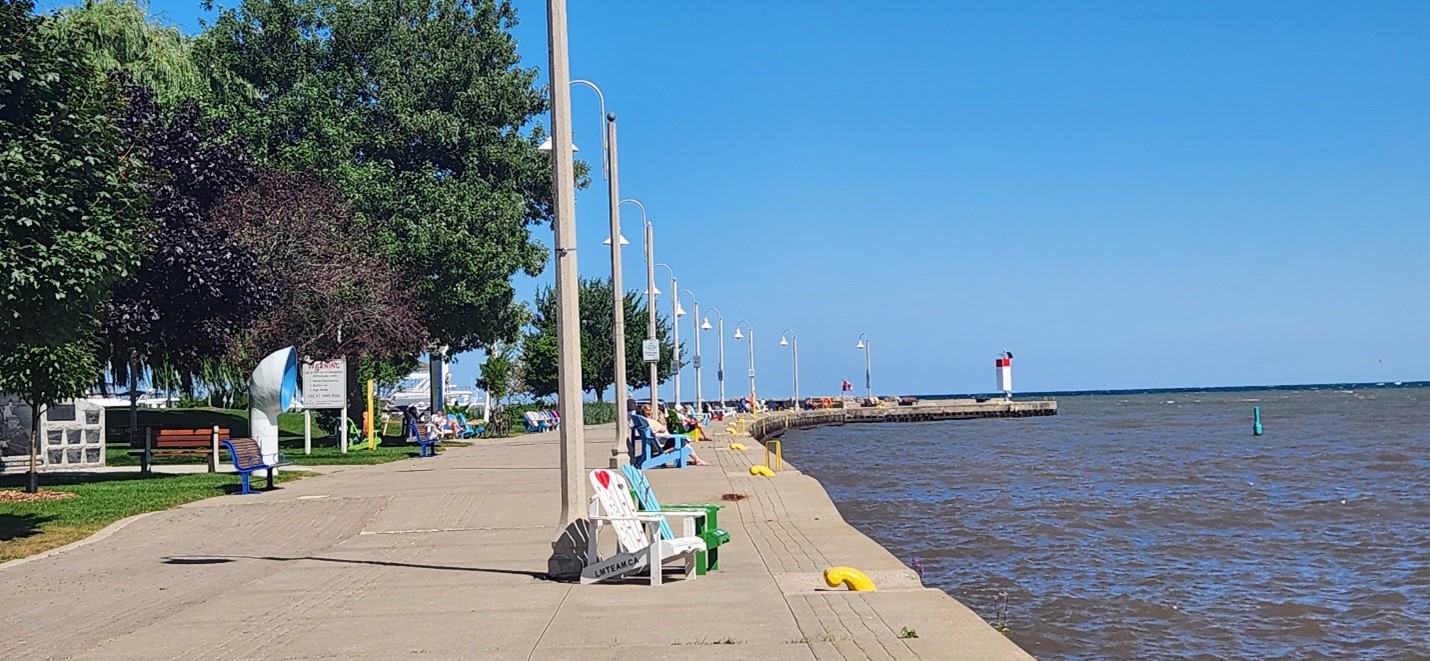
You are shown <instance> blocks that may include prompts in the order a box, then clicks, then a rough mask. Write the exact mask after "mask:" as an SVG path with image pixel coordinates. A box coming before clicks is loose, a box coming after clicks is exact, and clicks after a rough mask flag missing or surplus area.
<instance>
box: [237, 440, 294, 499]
mask: <svg viewBox="0 0 1430 661" xmlns="http://www.w3.org/2000/svg"><path fill="white" fill-rule="evenodd" d="M223 446H224V448H225V449H227V450H228V456H229V458H230V459H232V460H233V467H234V468H235V469H238V473H239V476H240V479H241V480H243V490H241V491H239V493H240V494H249V493H257V492H255V491H254V490H253V489H252V488H250V487H249V484H248V477H249V476H250V475H252V474H253V473H254V472H255V471H261V470H266V471H268V487H267V488H269V489H272V488H273V471H274V469H276V468H278V467H279V466H290V465H292V463H293V462H291V461H282V455H279V458H280V460H279V461H278V463H275V464H267V463H264V462H263V453H262V452H261V451H259V449H258V441H255V440H253V439H251V438H240V439H228V438H226V439H224V440H223Z"/></svg>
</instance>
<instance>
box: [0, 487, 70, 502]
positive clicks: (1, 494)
mask: <svg viewBox="0 0 1430 661" xmlns="http://www.w3.org/2000/svg"><path fill="white" fill-rule="evenodd" d="M78 495H79V494H77V493H73V492H70V491H49V490H46V489H40V491H39V493H25V492H24V490H22V489H0V503H33V502H37V501H42V500H64V499H66V498H74V497H76V496H78Z"/></svg>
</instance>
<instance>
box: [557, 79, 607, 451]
mask: <svg viewBox="0 0 1430 661" xmlns="http://www.w3.org/2000/svg"><path fill="white" fill-rule="evenodd" d="M571 85H585V86H587V87H589V88H591V90H592V91H594V92H596V98H597V99H599V100H600V103H601V120H602V131H601V155H602V159H601V175H602V177H603V178H604V179H605V180H606V197H607V204H608V207H607V211H608V214H609V218H610V223H611V233H610V235H609V236H607V237H606V240H605V241H602V243H603V244H605V245H608V246H611V292H612V298H613V302H612V307H611V317H612V319H611V356H612V363H613V365H612V367H613V369H612V372H613V376H614V380H615V382H616V384H615V395H614V399H615V400H616V401H615V409H616V425H615V426H616V430H615V438H614V440H613V441H612V443H611V460H610V467H611V468H619V467H620V465H621V464H622V463H629V462H630V457H628V456H626V444H625V418H626V315H625V313H626V306H625V295H624V291H623V290H624V287H623V286H622V284H621V250H620V246H626V245H630V242H629V241H627V240H626V237H624V236H621V205H620V199H621V194H620V183H619V182H620V164H619V161H618V160H617V158H616V115H615V113H607V112H606V95H605V94H604V93H603V92H601V88H600V87H597V86H596V84H595V83H593V82H591V81H589V80H579V79H578V80H572V81H571ZM567 98H568V99H569V98H570V97H569V93H568V95H567ZM567 113H568V114H569V113H570V110H569V109H568V110H567ZM552 144H553V143H552V138H551V137H547V138H546V140H545V141H543V142H542V143H541V146H539V147H537V149H539V150H541V151H544V152H550V151H551V145H552ZM571 151H572V152H576V151H579V149H577V147H576V145H575V143H572V144H571ZM612 239H618V242H617V244H616V245H611V244H612Z"/></svg>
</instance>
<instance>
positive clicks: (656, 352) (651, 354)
mask: <svg viewBox="0 0 1430 661" xmlns="http://www.w3.org/2000/svg"><path fill="white" fill-rule="evenodd" d="M641 357H642V358H644V359H645V361H646V362H647V363H654V362H658V361H659V360H660V340H641Z"/></svg>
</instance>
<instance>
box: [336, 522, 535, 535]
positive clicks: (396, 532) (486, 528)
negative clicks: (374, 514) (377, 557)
mask: <svg viewBox="0 0 1430 661" xmlns="http://www.w3.org/2000/svg"><path fill="white" fill-rule="evenodd" d="M557 528H560V526H558V525H555V524H549V525H535V526H478V527H475V528H416V529H412V530H364V531H362V532H360V533H358V534H359V535H420V534H424V533H436V532H484V531H495V530H543V529H549V530H555V529H557Z"/></svg>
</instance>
